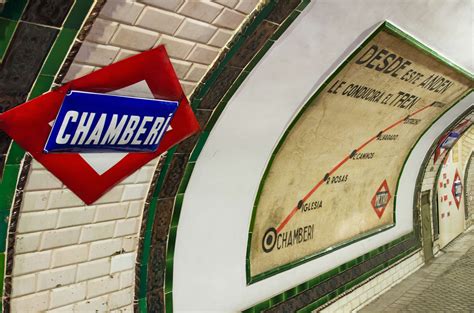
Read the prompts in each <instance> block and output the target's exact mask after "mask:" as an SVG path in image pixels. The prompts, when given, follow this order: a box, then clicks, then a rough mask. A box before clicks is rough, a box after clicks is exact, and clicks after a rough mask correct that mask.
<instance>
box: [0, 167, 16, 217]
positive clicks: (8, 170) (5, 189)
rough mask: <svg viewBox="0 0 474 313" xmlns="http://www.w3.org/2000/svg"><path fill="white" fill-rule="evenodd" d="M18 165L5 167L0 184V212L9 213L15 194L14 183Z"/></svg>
mask: <svg viewBox="0 0 474 313" xmlns="http://www.w3.org/2000/svg"><path fill="white" fill-rule="evenodd" d="M19 170H20V165H8V164H7V165H5V169H4V171H3V178H2V182H1V183H0V190H1V191H2V192H0V211H10V207H11V205H12V201H13V196H14V194H15V186H16V181H17V179H18V172H19Z"/></svg>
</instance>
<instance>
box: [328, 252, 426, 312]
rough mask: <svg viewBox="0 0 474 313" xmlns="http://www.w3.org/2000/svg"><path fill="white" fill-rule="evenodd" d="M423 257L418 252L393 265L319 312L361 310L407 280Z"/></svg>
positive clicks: (419, 265)
mask: <svg viewBox="0 0 474 313" xmlns="http://www.w3.org/2000/svg"><path fill="white" fill-rule="evenodd" d="M423 264H424V261H423V255H422V252H421V251H418V252H416V253H414V254H413V255H411V256H410V257H408V258H406V259H404V260H403V261H401V262H399V263H396V264H394V265H393V266H392V267H390V268H387V269H386V270H385V271H383V272H381V273H380V274H378V275H376V276H374V277H372V278H371V279H369V280H368V281H367V282H365V283H364V284H362V285H361V286H359V287H357V288H355V289H353V290H350V291H349V292H348V294H347V295H346V296H343V297H342V298H340V299H339V300H337V301H335V302H333V303H330V304H329V305H328V306H326V307H325V308H324V309H322V310H321V312H324V313H332V312H352V311H357V310H358V309H361V308H362V307H364V306H366V305H367V304H369V303H370V302H372V301H373V300H375V299H376V298H377V297H378V296H380V295H381V294H382V293H384V292H386V291H388V290H389V289H390V288H392V287H393V286H395V285H396V284H398V283H399V282H401V281H402V280H404V279H405V278H407V277H408V276H409V275H410V274H412V273H414V272H415V271H416V270H417V269H419V268H420V267H421V266H423Z"/></svg>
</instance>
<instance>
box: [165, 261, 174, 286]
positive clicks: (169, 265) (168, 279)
mask: <svg viewBox="0 0 474 313" xmlns="http://www.w3.org/2000/svg"><path fill="white" fill-rule="evenodd" d="M165 273H166V275H165V293H169V292H172V291H173V259H167V260H166V272H165Z"/></svg>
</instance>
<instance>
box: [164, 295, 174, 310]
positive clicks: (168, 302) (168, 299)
mask: <svg viewBox="0 0 474 313" xmlns="http://www.w3.org/2000/svg"><path fill="white" fill-rule="evenodd" d="M165 310H166V313H173V294H172V293H171V292H169V293H166V294H165Z"/></svg>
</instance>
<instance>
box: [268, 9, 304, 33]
mask: <svg viewBox="0 0 474 313" xmlns="http://www.w3.org/2000/svg"><path fill="white" fill-rule="evenodd" d="M299 15H300V12H299V11H293V13H291V14H290V15H289V16H288V18H287V19H286V20H285V22H284V23H283V24H281V25H280V27H279V28H278V30H277V31H276V32H275V33H274V34H273V36H272V38H271V39H273V40H277V39H278V38H280V36H281V35H282V34H283V33H284V32H285V31H286V30H287V29H288V27H289V26H290V25H291V24H292V23H293V22H294V21H295V20H296V18H297V17H298V16H299Z"/></svg>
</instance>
